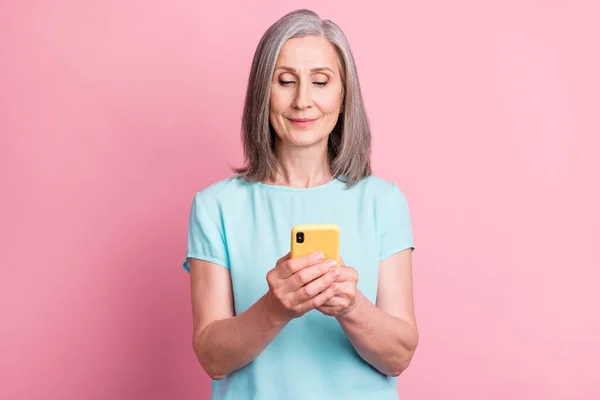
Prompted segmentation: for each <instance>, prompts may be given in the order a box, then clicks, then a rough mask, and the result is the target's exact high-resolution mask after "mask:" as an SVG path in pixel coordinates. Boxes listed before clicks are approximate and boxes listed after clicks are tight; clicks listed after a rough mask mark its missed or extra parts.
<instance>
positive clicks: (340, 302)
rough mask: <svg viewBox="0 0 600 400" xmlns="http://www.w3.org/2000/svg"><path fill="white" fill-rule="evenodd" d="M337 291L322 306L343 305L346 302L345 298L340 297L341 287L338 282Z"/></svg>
mask: <svg viewBox="0 0 600 400" xmlns="http://www.w3.org/2000/svg"><path fill="white" fill-rule="evenodd" d="M336 287H337V293H336V295H335V296H333V297H332V298H331V299H329V300H327V301H326V302H325V303H323V305H322V306H321V307H341V306H343V305H344V304H345V302H344V298H343V297H340V290H341V289H340V287H339V286H338V285H337V284H336Z"/></svg>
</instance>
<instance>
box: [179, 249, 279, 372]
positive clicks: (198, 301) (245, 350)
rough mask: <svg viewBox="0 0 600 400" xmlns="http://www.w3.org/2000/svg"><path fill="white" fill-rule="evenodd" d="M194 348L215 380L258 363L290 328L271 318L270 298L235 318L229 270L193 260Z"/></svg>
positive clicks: (191, 262)
mask: <svg viewBox="0 0 600 400" xmlns="http://www.w3.org/2000/svg"><path fill="white" fill-rule="evenodd" d="M190 275H191V293H192V312H193V319H194V330H193V348H194V352H195V353H196V356H197V357H198V360H199V361H200V364H201V365H202V367H203V368H204V370H205V371H206V372H207V373H208V375H210V377H211V378H212V379H223V378H224V377H225V376H226V375H227V374H229V373H230V372H232V371H235V370H237V369H239V368H242V367H243V366H245V365H246V364H248V363H250V362H251V361H252V360H254V359H255V358H256V357H258V355H259V354H260V353H261V352H262V351H263V350H264V349H265V347H267V345H268V344H269V343H271V341H272V340H273V339H274V338H275V337H276V336H277V334H278V333H279V332H280V331H281V330H282V329H283V327H284V326H285V325H286V322H284V321H281V320H276V319H274V318H272V317H271V315H273V312H272V310H271V309H270V307H269V303H268V301H266V297H265V296H263V297H261V298H260V299H259V300H258V301H257V302H256V303H254V305H252V306H251V307H250V308H248V309H247V310H246V311H245V312H243V313H241V314H240V315H238V316H234V311H233V294H232V289H231V279H230V275H229V270H228V269H226V268H224V267H222V266H220V265H217V264H213V263H210V262H208V261H203V260H197V259H192V260H191V261H190Z"/></svg>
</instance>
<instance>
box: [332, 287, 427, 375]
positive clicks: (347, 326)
mask: <svg viewBox="0 0 600 400" xmlns="http://www.w3.org/2000/svg"><path fill="white" fill-rule="evenodd" d="M356 301H357V305H356V307H355V308H354V309H353V310H351V311H349V312H348V313H347V314H344V315H342V316H340V317H337V320H338V322H339V323H340V325H341V326H342V329H343V330H344V332H346V335H347V336H348V338H349V339H350V341H351V342H352V345H353V346H354V348H355V349H356V351H357V352H358V354H359V355H360V356H361V357H362V358H363V359H364V360H365V361H367V362H368V363H369V364H371V365H372V366H373V367H375V368H376V369H377V370H379V371H380V372H381V373H383V374H385V375H388V376H398V375H400V373H401V372H402V371H403V370H405V369H406V368H407V367H408V365H409V364H410V360H411V359H412V356H413V354H414V352H415V350H416V348H417V344H418V333H417V329H416V328H415V327H413V326H412V325H411V324H409V323H408V322H406V321H404V320H402V319H400V318H396V317H394V316H392V315H390V314H388V313H386V312H384V311H383V310H381V309H379V308H377V307H376V306H375V305H374V304H373V303H371V302H370V301H369V299H367V298H366V297H365V296H364V295H363V294H362V293H361V292H360V291H358V290H357V291H356Z"/></svg>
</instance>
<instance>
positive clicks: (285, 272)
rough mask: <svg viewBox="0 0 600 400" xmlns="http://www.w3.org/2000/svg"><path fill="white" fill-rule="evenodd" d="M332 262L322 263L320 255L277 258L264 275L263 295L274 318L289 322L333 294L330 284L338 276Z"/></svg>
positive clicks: (317, 305) (288, 255) (334, 290)
mask: <svg viewBox="0 0 600 400" xmlns="http://www.w3.org/2000/svg"><path fill="white" fill-rule="evenodd" d="M335 267H336V263H335V261H334V260H326V261H324V260H323V254H320V253H313V254H309V255H306V256H302V257H297V258H291V255H290V253H288V254H286V255H285V256H284V257H282V258H280V259H279V261H277V264H276V265H275V268H273V269H272V270H270V271H269V272H268V273H267V283H268V284H269V291H268V292H267V294H266V297H267V299H268V302H269V304H270V305H271V309H272V310H273V313H274V317H275V318H276V319H277V320H278V321H280V322H289V321H290V320H292V319H294V318H298V317H301V316H302V315H304V314H305V313H306V312H308V311H310V310H312V309H315V308H317V307H319V306H321V305H323V304H324V303H325V302H326V301H327V300H329V299H331V298H332V297H333V296H334V295H335V294H336V288H335V286H333V287H332V283H333V282H334V281H335V279H336V278H337V277H338V275H339V271H338V270H337V268H335Z"/></svg>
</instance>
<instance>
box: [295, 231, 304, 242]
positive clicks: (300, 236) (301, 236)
mask: <svg viewBox="0 0 600 400" xmlns="http://www.w3.org/2000/svg"><path fill="white" fill-rule="evenodd" d="M296 243H304V232H298V233H296Z"/></svg>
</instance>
